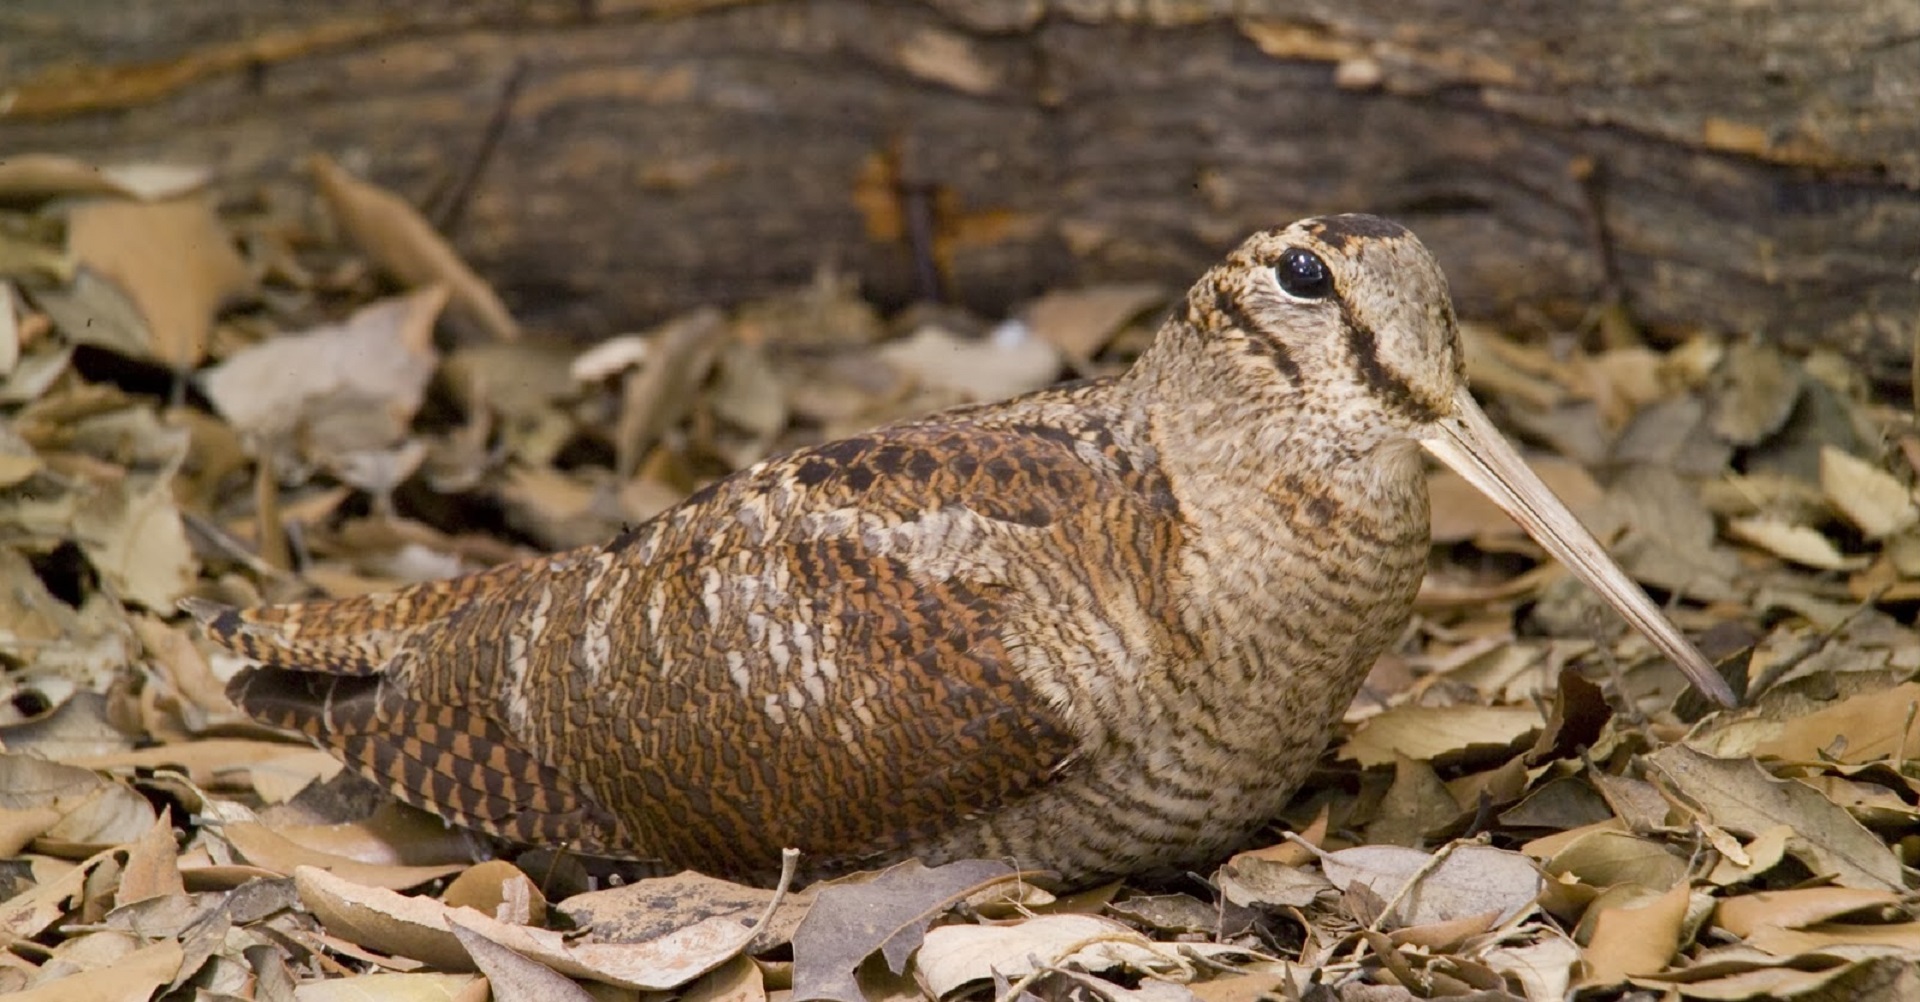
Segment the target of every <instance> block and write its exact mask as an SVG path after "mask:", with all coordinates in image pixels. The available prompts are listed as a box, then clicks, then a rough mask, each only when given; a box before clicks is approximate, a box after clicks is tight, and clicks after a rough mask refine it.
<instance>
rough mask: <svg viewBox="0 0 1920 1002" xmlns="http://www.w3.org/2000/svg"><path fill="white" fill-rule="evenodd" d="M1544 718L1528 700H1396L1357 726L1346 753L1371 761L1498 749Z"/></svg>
mask: <svg viewBox="0 0 1920 1002" xmlns="http://www.w3.org/2000/svg"><path fill="white" fill-rule="evenodd" d="M1543 723H1544V721H1543V720H1542V719H1541V717H1540V712H1539V711H1538V710H1535V709H1533V708H1532V707H1525V706H1414V705H1404V706H1396V707H1393V708H1391V709H1389V710H1387V711H1385V712H1384V713H1380V714H1378V715H1376V716H1373V717H1369V718H1368V719H1366V720H1365V721H1363V722H1362V723H1361V724H1360V725H1359V726H1358V727H1356V728H1354V732H1353V736H1352V737H1350V738H1348V739H1347V741H1346V743H1345V744H1343V745H1341V746H1340V757H1341V758H1344V759H1352V760H1354V761H1356V762H1359V763H1360V764H1361V765H1363V766H1369V767H1371V766H1376V765H1390V764H1392V763H1393V762H1394V761H1395V759H1396V757H1398V756H1402V755H1404V756H1406V757H1407V758H1410V759H1417V760H1420V761H1426V762H1432V761H1434V760H1436V759H1442V760H1444V759H1449V758H1459V757H1462V756H1470V755H1472V754H1474V753H1495V752H1499V751H1503V750H1505V749H1508V748H1512V747H1513V746H1515V745H1517V744H1519V743H1520V742H1522V741H1525V740H1527V739H1529V738H1531V737H1533V735H1534V734H1535V733H1537V732H1538V731H1539V730H1540V728H1541V726H1542V725H1543Z"/></svg>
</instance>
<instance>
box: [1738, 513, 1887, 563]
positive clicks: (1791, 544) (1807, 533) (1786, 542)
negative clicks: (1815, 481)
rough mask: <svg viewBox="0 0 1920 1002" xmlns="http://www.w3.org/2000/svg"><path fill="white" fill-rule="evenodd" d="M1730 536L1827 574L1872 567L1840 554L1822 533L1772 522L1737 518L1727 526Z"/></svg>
mask: <svg viewBox="0 0 1920 1002" xmlns="http://www.w3.org/2000/svg"><path fill="white" fill-rule="evenodd" d="M1727 532H1728V534H1729V535H1731V536H1733V538H1735V539H1738V540H1741V541H1742V542H1747V543H1752V544H1753V545H1755V546H1758V547H1760V548H1761V549H1763V550H1766V551H1767V552H1768V553H1771V554H1773V555H1774V556H1776V557H1779V558H1780V559H1782V560H1791V561H1793V562H1794V563H1796V564H1802V565H1805V566H1807V567H1812V568H1815V569H1816V570H1823V571H1846V570H1858V569H1859V568H1862V567H1865V566H1867V564H1868V562H1869V561H1868V560H1867V558H1865V557H1849V556H1847V555H1846V554H1844V553H1841V552H1840V548H1839V547H1838V546H1835V545H1834V544H1833V540H1831V539H1828V538H1827V537H1826V536H1823V535H1821V534H1820V531H1819V530H1818V529H1813V528H1809V527H1807V526H1804V525H1790V524H1788V523H1786V522H1782V521H1779V520H1778V519H1772V518H1736V519H1734V520H1732V521H1730V522H1728V523H1727Z"/></svg>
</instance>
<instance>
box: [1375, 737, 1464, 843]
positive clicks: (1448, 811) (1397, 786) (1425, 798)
mask: <svg viewBox="0 0 1920 1002" xmlns="http://www.w3.org/2000/svg"><path fill="white" fill-rule="evenodd" d="M1460 813H1461V812H1460V805H1459V804H1457V803H1455V802H1454V799H1453V795H1452V794H1450V793H1448V792H1447V784H1445V783H1443V782H1441V781H1440V775H1439V773H1436V772H1434V771H1433V766H1431V765H1429V764H1427V763H1426V762H1422V761H1420V760H1418V759H1411V758H1408V757H1406V756H1404V755H1402V756H1400V757H1399V758H1398V759H1396V760H1395V762H1394V764H1393V785H1392V786H1391V787H1389V788H1388V789H1387V795H1386V797H1385V798H1384V799H1382V800H1381V802H1380V813H1379V814H1377V815H1375V816H1374V819H1373V820H1372V821H1371V822H1369V823H1368V825H1367V829H1366V833H1367V834H1366V838H1367V841H1368V842H1372V843H1381V844H1386V845H1404V846H1415V847H1418V846H1420V845H1422V844H1423V843H1424V842H1425V841H1426V837H1427V835H1428V834H1429V833H1432V832H1438V831H1441V830H1442V829H1444V828H1446V827H1447V826H1448V825H1450V824H1452V823H1453V822H1454V821H1456V820H1458V819H1459V818H1460Z"/></svg>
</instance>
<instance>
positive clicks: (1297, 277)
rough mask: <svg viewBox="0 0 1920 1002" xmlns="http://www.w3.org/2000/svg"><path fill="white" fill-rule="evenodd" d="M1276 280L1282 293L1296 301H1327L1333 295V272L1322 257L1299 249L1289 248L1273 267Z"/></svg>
mask: <svg viewBox="0 0 1920 1002" xmlns="http://www.w3.org/2000/svg"><path fill="white" fill-rule="evenodd" d="M1273 277H1274V280H1275V281H1277V282H1279V283H1280V291H1281V292H1284V293H1286V294H1287V295H1289V296H1292V297H1293V298H1295V299H1325V298H1327V297H1328V296H1331V295H1333V272H1332V271H1331V270H1329V269H1328V268H1327V263H1326V262H1325V261H1322V260H1320V255H1318V254H1315V253H1314V252H1312V251H1310V250H1305V249H1303V248H1299V247H1289V248H1287V249H1286V250H1285V251H1284V252H1282V253H1281V255H1280V263H1279V264H1276V265H1274V266H1273Z"/></svg>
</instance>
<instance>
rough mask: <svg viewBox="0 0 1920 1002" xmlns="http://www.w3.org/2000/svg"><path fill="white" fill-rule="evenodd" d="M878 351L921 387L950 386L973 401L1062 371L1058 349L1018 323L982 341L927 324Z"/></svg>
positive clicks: (1038, 383) (1021, 389) (1044, 381)
mask: <svg viewBox="0 0 1920 1002" xmlns="http://www.w3.org/2000/svg"><path fill="white" fill-rule="evenodd" d="M879 356H880V357H881V358H883V359H885V360H886V361H887V362H888V364H890V365H893V366H895V367H896V368H899V369H901V370H903V371H905V372H909V373H912V374H913V376H914V378H915V379H917V380H918V381H919V382H920V385H922V386H929V387H936V388H939V389H944V390H951V391H953V392H955V393H958V394H960V395H962V396H963V397H965V398H966V399H967V400H969V401H972V402H975V403H987V402H990V401H994V400H1004V399H1006V398H1008V397H1011V396H1016V395H1018V394H1021V393H1026V392H1028V391H1030V390H1037V389H1039V388H1041V387H1043V386H1046V385H1048V384H1049V383H1052V382H1053V381H1054V380H1055V379H1057V378H1059V375H1060V353H1059V351H1058V349H1056V348H1054V346H1053V345H1051V344H1048V343H1047V342H1046V341H1043V340H1041V339H1040V338H1038V337H1036V336H1034V335H1033V334H1032V333H1031V332H1029V331H1028V330H1027V329H1026V328H1025V327H1024V326H1023V325H1020V324H1014V323H1009V324H1006V325H1003V326H1002V327H1000V328H999V329H998V330H996V331H995V332H994V334H993V335H991V336H990V337H988V338H987V339H986V340H982V341H971V340H964V339H962V338H959V337H956V336H954V335H953V334H951V333H949V332H947V331H945V330H943V329H941V328H939V327H923V328H921V329H920V330H918V331H916V332H914V334H913V336H911V337H908V338H906V339H904V340H900V341H895V342H892V343H890V344H888V345H886V346H885V347H882V348H881V349H879Z"/></svg>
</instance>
